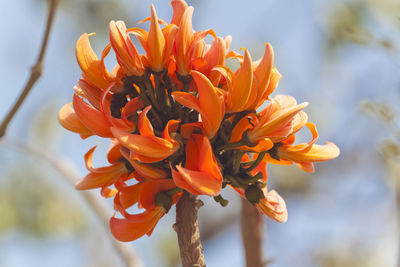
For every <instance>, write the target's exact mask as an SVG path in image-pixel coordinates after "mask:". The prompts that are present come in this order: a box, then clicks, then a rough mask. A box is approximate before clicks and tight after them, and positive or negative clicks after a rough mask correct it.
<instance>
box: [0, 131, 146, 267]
mask: <svg viewBox="0 0 400 267" xmlns="http://www.w3.org/2000/svg"><path fill="white" fill-rule="evenodd" d="M2 143H3V144H8V145H9V146H12V147H14V148H16V149H18V150H20V151H22V152H23V153H26V154H30V155H32V156H34V157H35V159H37V158H39V159H42V160H43V161H46V162H47V163H49V164H50V166H52V167H53V168H54V169H55V170H57V171H58V172H59V173H60V174H61V175H62V177H63V178H64V179H65V180H66V181H67V182H68V184H70V185H74V184H75V183H76V181H77V179H76V177H78V175H77V171H74V167H73V166H72V165H71V163H70V162H69V161H67V160H65V159H63V158H61V157H60V156H54V155H51V154H49V153H48V152H43V151H40V150H38V149H35V148H33V147H30V146H28V145H26V144H23V143H21V142H18V141H14V140H10V139H8V138H7V139H3V140H2ZM82 195H83V197H84V199H85V201H86V202H87V204H88V205H89V206H90V208H91V210H92V211H93V212H94V213H95V215H96V217H97V218H98V219H99V220H100V221H101V222H102V224H103V226H104V227H105V231H106V233H107V236H108V237H109V238H110V240H111V243H112V245H113V246H114V248H115V251H116V252H117V253H118V255H119V256H120V258H121V259H122V261H123V262H124V264H125V266H127V267H139V266H143V264H142V263H141V261H140V259H139V256H138V255H137V254H136V252H135V251H134V249H133V247H131V246H130V245H128V244H125V243H121V242H119V241H117V240H115V239H114V238H113V237H112V236H111V235H110V234H109V230H108V228H109V227H108V222H109V219H110V215H111V214H112V213H113V211H112V210H111V208H110V206H109V205H108V204H107V202H106V201H103V200H102V199H101V198H98V197H97V196H95V195H94V194H93V193H92V192H88V191H83V192H82Z"/></svg>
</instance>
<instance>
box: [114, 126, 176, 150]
mask: <svg viewBox="0 0 400 267" xmlns="http://www.w3.org/2000/svg"><path fill="white" fill-rule="evenodd" d="M111 131H112V133H113V136H114V137H115V138H117V139H118V141H119V142H120V143H121V144H122V145H123V146H125V147H127V148H128V149H130V150H131V151H132V152H134V153H136V154H139V155H142V156H145V157H150V158H166V157H169V156H170V155H172V154H173V153H175V152H176V151H177V150H178V148H179V144H171V142H169V141H167V140H165V139H162V138H159V137H155V136H141V135H137V134H130V133H127V132H125V131H123V130H120V129H118V128H115V127H112V128H111Z"/></svg>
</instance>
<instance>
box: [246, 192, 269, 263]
mask: <svg viewBox="0 0 400 267" xmlns="http://www.w3.org/2000/svg"><path fill="white" fill-rule="evenodd" d="M241 223H242V225H241V228H242V229H241V230H242V240H243V246H244V251H245V256H246V266H247V267H262V266H264V264H263V249H262V248H263V246H262V241H263V220H262V215H261V214H260V213H259V211H258V210H257V209H256V207H254V206H253V205H252V204H251V203H250V202H249V201H248V200H246V199H242V218H241Z"/></svg>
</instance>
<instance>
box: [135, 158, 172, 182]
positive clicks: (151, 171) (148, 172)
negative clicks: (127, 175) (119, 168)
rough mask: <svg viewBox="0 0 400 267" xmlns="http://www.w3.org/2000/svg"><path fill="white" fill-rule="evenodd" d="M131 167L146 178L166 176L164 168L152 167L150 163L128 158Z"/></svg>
mask: <svg viewBox="0 0 400 267" xmlns="http://www.w3.org/2000/svg"><path fill="white" fill-rule="evenodd" d="M130 163H131V165H132V167H133V168H134V169H135V171H136V172H137V173H138V174H140V175H141V176H143V177H145V178H148V179H163V178H167V177H168V172H167V171H166V170H165V169H162V168H157V167H153V166H152V165H150V164H145V163H140V162H138V161H136V160H130Z"/></svg>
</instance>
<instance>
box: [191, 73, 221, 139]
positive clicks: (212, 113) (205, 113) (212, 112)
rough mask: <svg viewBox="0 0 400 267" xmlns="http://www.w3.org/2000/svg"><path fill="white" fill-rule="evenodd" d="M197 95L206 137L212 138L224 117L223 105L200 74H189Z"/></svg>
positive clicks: (211, 86) (206, 79)
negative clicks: (194, 84)
mask: <svg viewBox="0 0 400 267" xmlns="http://www.w3.org/2000/svg"><path fill="white" fill-rule="evenodd" d="M191 74H192V77H193V80H194V81H195V83H196V86H197V91H198V93H199V105H200V108H201V110H198V111H199V112H200V114H201V119H202V121H203V125H204V129H205V130H206V133H207V136H208V137H209V138H213V137H214V136H215V134H216V133H217V131H218V129H219V126H220V124H221V121H222V119H223V117H224V111H225V110H224V105H223V104H222V103H221V102H222V101H221V99H220V97H219V95H218V93H217V90H216V89H215V87H214V85H213V84H212V83H211V82H210V80H209V79H208V78H207V77H206V76H205V75H204V74H202V73H200V72H197V71H192V72H191Z"/></svg>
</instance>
